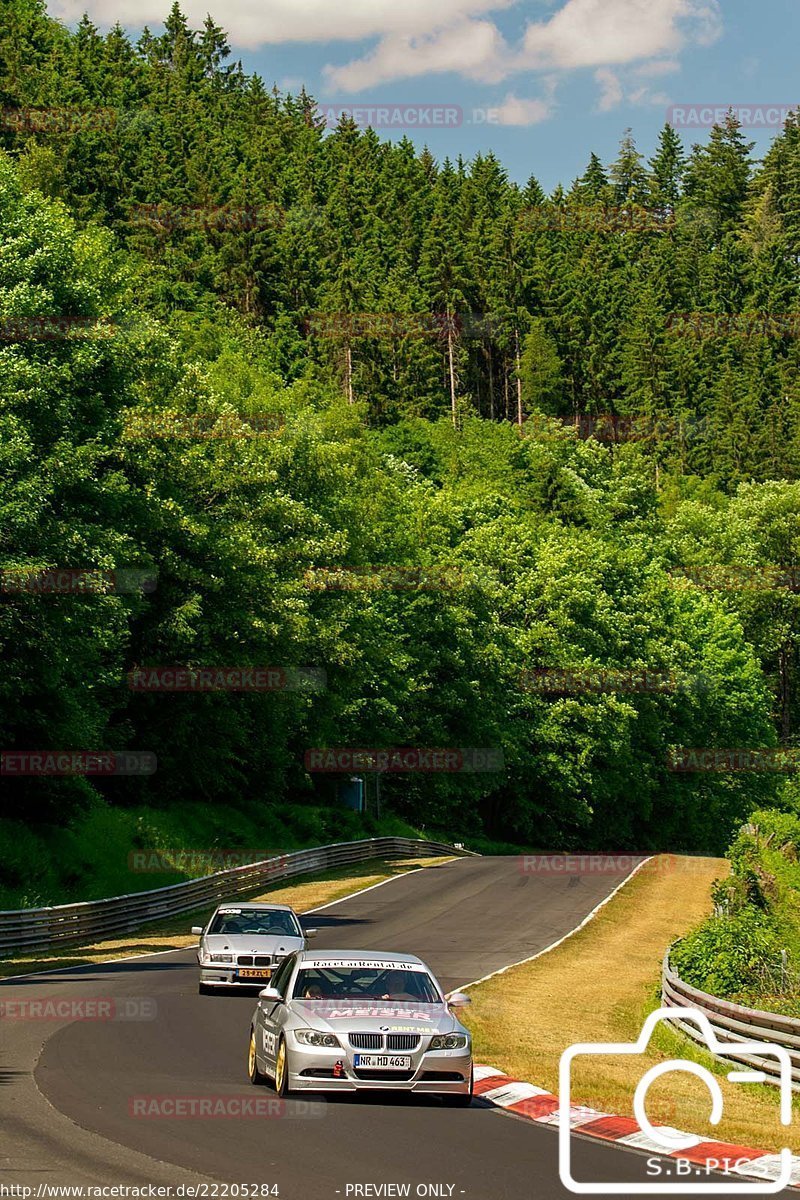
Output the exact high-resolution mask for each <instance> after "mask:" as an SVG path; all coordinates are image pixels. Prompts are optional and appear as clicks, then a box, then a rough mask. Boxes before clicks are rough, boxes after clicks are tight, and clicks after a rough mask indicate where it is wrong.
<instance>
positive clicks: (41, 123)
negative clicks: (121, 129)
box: [0, 105, 117, 133]
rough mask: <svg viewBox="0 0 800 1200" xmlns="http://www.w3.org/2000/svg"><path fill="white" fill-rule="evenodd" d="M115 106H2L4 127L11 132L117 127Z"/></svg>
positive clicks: (0, 126) (0, 114) (0, 117)
mask: <svg viewBox="0 0 800 1200" xmlns="http://www.w3.org/2000/svg"><path fill="white" fill-rule="evenodd" d="M116 123H117V113H116V111H115V110H114V109H113V108H62V107H57V108H30V107H21V108H11V107H9V106H8V105H6V106H5V107H3V108H0V130H3V131H5V132H9V133H79V132H80V131H81V130H86V129H113V128H114V126H115V125H116Z"/></svg>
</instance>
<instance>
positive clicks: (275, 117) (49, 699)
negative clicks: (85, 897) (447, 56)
mask: <svg viewBox="0 0 800 1200" xmlns="http://www.w3.org/2000/svg"><path fill="white" fill-rule="evenodd" d="M1 7H2V13H3V21H2V27H1V28H0V95H1V96H2V99H1V100H0V139H1V140H0V238H1V241H0V480H1V481H2V491H1V494H0V644H1V645H2V654H3V664H4V669H3V671H2V674H0V742H1V743H2V748H3V751H4V771H3V773H4V775H5V776H6V778H4V780H3V793H4V798H3V803H2V814H3V818H4V820H3V822H2V824H3V826H4V830H5V832H4V834H3V836H4V837H5V839H6V841H7V843H9V844H10V843H11V842H13V840H14V838H15V837H16V836H17V832H19V831H20V830H21V829H23V828H30V827H37V826H41V825H55V826H67V825H68V824H69V823H70V821H72V820H74V819H75V817H76V814H79V813H81V812H85V811H87V810H88V809H91V808H92V806H98V805H101V806H102V805H106V806H108V805H110V806H119V807H125V806H132V805H141V804H147V805H152V806H161V807H164V808H168V807H169V806H170V805H173V804H185V803H187V802H193V803H195V802H196V803H198V804H200V805H207V806H215V807H218V808H220V809H223V810H224V809H225V807H226V806H229V807H230V808H231V809H232V810H233V809H235V807H236V805H237V804H238V803H240V802H241V799H242V797H248V798H249V799H253V798H257V799H258V800H259V801H263V803H264V804H265V806H267V807H268V808H270V809H275V810H279V809H280V807H281V806H284V805H303V804H308V805H313V804H319V803H321V802H325V803H327V802H329V801H330V800H332V798H333V796H334V794H335V785H336V779H337V776H336V775H335V773H334V774H331V773H326V772H324V771H314V770H310V769H309V763H310V762H311V761H312V760H313V761H317V762H319V761H323V759H320V758H319V757H318V758H317V759H314V753H315V752H317V751H319V750H321V749H329V748H332V749H334V750H336V751H337V752H338V751H340V750H341V749H342V748H360V749H362V750H363V749H364V748H367V749H369V748H372V749H373V750H375V751H378V750H391V749H392V748H395V749H396V748H417V749H418V750H419V749H420V748H421V749H422V750H424V751H427V750H435V749H437V748H438V749H442V750H451V751H452V750H453V748H457V749H458V751H459V754H460V756H461V757H460V758H459V760H458V761H459V763H460V764H461V765H460V767H459V768H458V769H442V770H436V769H432V770H431V769H425V768H424V767H423V768H422V769H417V770H413V769H408V770H406V771H398V770H394V771H387V772H386V773H385V774H382V777H381V793H382V801H383V804H384V805H385V806H386V808H387V810H388V811H391V812H393V813H396V814H397V816H398V817H399V818H402V819H403V820H405V821H408V822H411V823H412V824H413V825H414V826H415V827H416V828H425V829H427V830H435V831H440V832H442V833H446V834H448V835H449V836H453V837H455V836H457V835H462V837H464V836H470V835H477V834H479V833H483V834H486V835H489V836H492V837H496V838H502V839H506V840H508V841H513V842H516V843H518V844H525V845H535V846H537V847H551V848H556V849H575V848H582V847H583V848H596V849H611V850H623V849H635V850H649V849H661V850H668V849H688V850H697V851H715V852H720V851H722V850H723V849H724V848H725V847H726V846H727V845H728V844H729V842H730V841H731V839H732V837H733V836H734V832H735V829H736V828H737V825H738V824H739V823H741V821H742V820H743V819H745V818H746V817H747V816H748V815H749V814H750V813H751V812H753V811H754V810H757V809H763V808H766V807H771V806H772V807H774V806H779V807H783V808H786V809H788V810H791V811H794V810H795V809H796V808H797V806H798V804H800V789H799V788H798V785H797V782H796V779H797V776H796V774H795V768H796V763H797V759H796V751H795V747H797V746H798V744H799V743H798V722H800V686H799V685H798V620H797V617H798V595H799V594H800V574H798V572H800V377H799V376H798V370H797V367H798V361H800V357H799V355H800V352H799V351H798V336H797V335H798V315H799V314H800V306H798V303H797V295H798V279H799V278H800V116H797V117H790V119H789V120H788V121H787V124H786V126H785V129H784V130H783V131H782V132H781V133H780V135H779V136H777V137H776V138H775V140H774V142H773V144H772V146H771V148H770V149H769V151H768V153H767V154H766V155H765V157H764V159H763V161H756V160H755V159H754V157H753V146H752V145H751V144H750V143H749V142H748V141H747V139H746V137H745V135H744V132H743V131H742V129H741V128H740V127H739V125H738V123H737V121H736V119H735V118H734V116H733V115H730V116H729V117H728V119H727V120H726V121H725V123H724V124H723V125H722V126H718V127H715V128H714V129H713V130H711V132H710V134H709V136H708V138H707V139H706V141H705V142H704V143H703V144H698V145H695V146H691V147H690V146H685V145H684V144H683V142H682V140H681V139H680V138H679V136H678V135H677V134H676V133H675V131H674V130H673V129H672V128H671V127H669V126H666V127H665V128H664V129H663V131H662V133H661V135H660V139H659V143H658V146H657V148H656V149H655V152H654V153H653V155H652V156H651V157H649V158H646V157H645V156H644V155H643V154H641V153H640V152H639V150H638V149H637V145H636V142H635V140H634V136H633V134H632V132H631V131H627V132H625V134H624V136H623V138H622V141H621V145H620V149H619V154H618V157H617V158H616V160H615V161H614V162H611V163H608V164H604V163H603V162H602V161H601V160H600V159H599V158H598V157H597V156H596V155H594V154H590V153H589V150H588V147H587V158H588V162H587V166H586V169H585V171H584V173H583V174H582V175H581V176H580V177H579V178H578V179H576V180H575V181H573V182H572V183H570V184H569V185H566V184H565V185H564V186H562V187H559V188H557V189H556V190H555V191H554V192H553V193H552V194H551V195H545V193H544V191H543V189H542V188H541V187H540V185H539V183H538V182H537V179H536V174H535V170H534V171H532V173H531V176H530V178H529V180H528V182H527V183H526V184H525V186H519V185H517V184H515V183H513V182H512V181H510V179H509V177H508V175H507V173H506V171H505V170H504V168H503V166H502V164H501V163H500V162H499V161H498V159H497V158H496V157H495V156H493V155H492V154H490V153H488V154H484V155H480V156H478V157H477V158H475V160H474V161H471V162H468V163H467V162H464V161H461V160H456V161H450V160H445V161H443V162H437V161H435V160H434V158H433V157H432V156H431V154H430V153H428V152H427V151H424V150H423V151H420V150H419V149H418V148H417V147H415V146H414V145H413V144H412V142H411V141H410V140H408V139H402V140H398V141H396V142H390V141H387V140H382V139H381V138H380V137H379V136H378V135H377V134H376V133H375V132H374V131H372V130H363V129H360V128H358V127H357V126H356V125H355V124H354V123H353V122H352V121H351V120H349V119H348V118H347V117H344V118H343V119H342V120H341V121H340V123H339V125H338V127H336V128H335V129H329V128H327V126H326V122H325V120H324V119H323V118H322V117H321V116H320V115H319V109H318V106H317V105H316V103H315V101H314V99H313V98H312V97H311V96H309V95H307V94H305V93H304V92H303V93H301V94H300V95H299V96H293V95H283V94H280V93H279V92H278V91H277V90H276V89H275V88H272V87H271V86H270V85H269V83H268V82H265V81H264V80H262V79H259V78H257V77H252V76H248V75H246V74H245V73H244V71H243V70H242V68H241V66H240V65H238V64H236V63H235V62H232V61H231V54H230V50H229V47H228V44H227V41H226V36H225V33H224V31H223V30H222V29H221V28H220V27H218V26H217V25H216V24H215V23H214V22H213V21H212V19H211V18H209V19H208V20H207V21H206V22H205V24H204V25H203V27H202V28H201V29H199V30H193V29H191V28H190V27H189V25H188V23H187V21H186V19H185V18H184V16H183V15H182V13H181V11H180V9H179V8H178V6H177V5H176V6H175V7H173V9H172V11H171V12H169V13H168V14H165V18H166V19H165V25H164V31H163V33H159V34H156V33H152V32H150V31H145V32H144V34H143V35H142V37H141V38H139V40H138V41H136V42H133V41H131V39H130V38H129V37H128V36H127V35H126V33H125V32H124V31H123V30H122V29H121V28H120V27H115V28H113V29H111V30H110V31H109V32H107V33H101V32H99V31H98V30H97V29H96V28H95V27H94V26H93V25H92V24H91V22H90V21H89V20H88V19H85V18H84V20H83V21H81V23H80V24H79V25H78V26H77V28H76V29H75V30H74V31H70V30H68V29H67V28H66V27H65V26H63V25H61V24H60V23H58V22H57V21H55V20H53V19H52V18H50V17H48V16H47V14H46V11H45V8H44V5H43V4H42V3H40V2H39V0H3V2H2V6H1ZM532 166H533V167H534V168H535V164H532ZM65 579H66V583H65V582H64V580H65ZM265 669H266V670H267V675H268V680H269V679H272V680H273V681H274V680H277V681H278V682H277V683H275V684H274V685H273V684H270V683H269V682H267V683H266V684H263V683H262V686H260V687H258V686H255V687H253V686H248V685H247V683H246V681H245V683H242V679H241V675H244V676H246V677H249V676H252V674H253V672H258V671H261V672H264V671H265ZM176 671H177V672H183V673H184V674H183V679H184V684H183V685H175V682H174V674H175V672H176ZM203 672H206V673H207V674H208V677H209V678H217V681H218V682H217V685H216V686H214V687H211V686H209V687H208V688H202V687H198V686H196V684H193V683H192V682H191V681H192V680H196V679H197V676H198V673H200V674H202V673H203ZM220 672H222V673H223V674H224V673H226V672H227V673H228V675H229V676H230V675H231V673H237V672H238V673H240V674H239V675H238V676H237V678H236V679H235V680H234V682H233V684H231V683H230V678H229V679H228V686H226V685H225V683H224V681H223V683H222V684H219V673H220ZM270 672H271V674H270ZM170 673H171V674H170ZM214 673H216V675H215V674H214ZM248 673H249V675H248ZM141 679H151V680H155V683H153V684H152V686H143V685H141V686H140V685H138V684H136V683H132V682H131V681H132V680H141ZM165 679H166V680H167V682H166V683H165V682H164V681H165ZM186 679H188V680H189V683H188V684H187V683H186V682H185V681H186ZM169 680H171V681H172V682H171V683H170V682H169ZM11 751H22V752H25V753H28V754H33V753H34V752H39V753H42V752H45V751H52V752H56V751H60V752H73V753H84V754H88V753H101V752H118V753H122V752H128V753H129V754H134V755H135V754H146V755H150V756H154V758H153V759H152V761H153V762H157V769H156V770H155V772H154V773H146V772H145V773H142V772H139V773H136V772H133V773H128V774H124V775H116V776H114V777H110V776H109V775H108V774H103V773H102V772H101V773H100V774H94V775H92V774H88V775H87V774H85V773H80V772H78V773H72V774H66V775H64V774H62V775H58V774H41V773H40V774H38V775H37V774H35V773H34V774H33V775H29V774H24V773H21V772H18V771H17V769H16V768H15V766H14V760H13V758H12V757H11ZM478 751H480V752H481V754H482V755H483V757H481V755H478V758H477V759H476V757H475V755H476V754H477V752H478ZM690 751H692V752H693V753H689V752H690ZM708 751H712V752H713V753H712V754H711V755H710V756H709V754H708V753H706V752H708ZM468 752H469V753H468ZM489 752H491V753H489ZM762 752H763V753H762ZM753 755H755V758H754V757H753ZM309 756H311V758H310V757H309ZM148 761H150V760H148ZM341 761H342V762H344V761H345V760H344V759H341ZM347 761H348V763H349V761H350V760H349V759H348V760H347ZM447 761H448V762H450V760H449V759H448V760H447ZM476 762H477V764H478V765H477V766H476ZM754 762H755V764H756V765H753V764H754ZM470 764H471V765H470ZM487 764H488V765H487ZM709 764H711V765H709ZM17 767H18V764H17ZM369 769H370V768H369V764H368V765H367V770H368V771H369ZM15 773H16V774H17V777H16V778H11V777H10V776H11V775H13V774H15ZM340 777H341V778H345V777H346V774H345V773H344V772H342V773H341V776H340ZM0 833H2V831H0ZM0 841H2V837H0Z"/></svg>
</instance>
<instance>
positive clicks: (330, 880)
mask: <svg viewBox="0 0 800 1200" xmlns="http://www.w3.org/2000/svg"><path fill="white" fill-rule="evenodd" d="M451 857H452V856H451ZM451 857H443V858H405V859H396V860H393V861H391V862H387V861H385V860H383V859H372V860H370V861H368V862H364V863H359V864H358V866H357V867H338V868H335V869H333V870H330V871H324V872H321V873H320V874H319V875H312V876H309V877H308V878H306V879H300V880H297V881H295V882H290V883H283V884H275V885H273V886H272V887H269V888H266V889H265V890H264V891H262V892H259V893H258V894H257V895H254V896H248V897H247V899H248V900H269V901H272V902H273V903H275V904H291V905H292V907H293V908H295V909H297V911H298V912H309V910H310V909H313V908H319V907H320V906H321V905H323V904H331V903H333V902H334V901H336V900H342V899H344V897H345V896H350V895H352V893H353V892H360V891H361V890H362V889H363V888H368V887H372V886H373V885H374V884H376V883H382V882H383V881H384V880H386V879H393V878H394V877H395V876H396V875H405V874H406V873H407V872H408V871H414V870H416V869H417V868H418V867H431V866H436V865H439V864H441V863H445V862H450V861H451ZM239 899H242V897H239ZM208 916H209V911H208V910H207V909H204V910H203V911H202V912H198V913H184V914H183V915H182V916H178V917H171V918H170V919H169V920H167V921H160V922H158V923H157V924H153V925H150V926H147V927H145V928H143V929H140V930H137V932H136V933H130V934H126V935H125V936H124V937H122V938H112V939H108V940H106V941H101V942H95V943H93V944H92V945H88V946H67V947H64V948H63V949H57V950H56V949H54V950H46V951H39V952H37V953H36V954H30V955H24V954H22V955H19V956H18V957H15V958H12V959H7V960H5V961H4V962H0V978H8V977H9V976H11V975H23V974H31V973H33V972H35V971H48V970H53V969H54V968H63V967H74V966H79V965H81V964H83V963H99V962H109V961H113V960H116V959H121V958H130V957H132V956H134V955H137V954H155V953H163V952H164V951H166V950H181V949H183V948H185V947H187V946H195V945H197V938H196V937H195V936H193V935H192V934H191V933H190V932H189V930H190V929H191V927H192V925H199V924H201V923H204V922H205V921H206V920H207V919H208Z"/></svg>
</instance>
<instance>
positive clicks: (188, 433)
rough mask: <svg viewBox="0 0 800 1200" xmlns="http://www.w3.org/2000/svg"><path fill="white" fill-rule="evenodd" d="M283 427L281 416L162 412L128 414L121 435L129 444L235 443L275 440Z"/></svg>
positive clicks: (275, 414) (276, 414) (268, 414)
mask: <svg viewBox="0 0 800 1200" xmlns="http://www.w3.org/2000/svg"><path fill="white" fill-rule="evenodd" d="M285 425H286V419H285V417H284V416H283V415H282V414H281V413H259V414H257V415H253V416H250V415H248V414H244V413H178V412H170V411H162V412H155V413H144V412H140V411H136V412H133V413H130V414H128V417H127V419H126V422H125V429H124V436H125V438H126V439H127V440H128V441H136V440H140V439H145V438H164V439H170V438H174V439H176V440H178V441H194V440H197V441H206V440H215V439H220V440H236V439H245V440H247V439H249V438H257V437H274V436H276V435H277V434H279V433H280V432H281V430H282V429H283V428H284V426H285Z"/></svg>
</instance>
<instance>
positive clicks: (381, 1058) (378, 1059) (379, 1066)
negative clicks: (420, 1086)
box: [353, 1054, 411, 1071]
mask: <svg viewBox="0 0 800 1200" xmlns="http://www.w3.org/2000/svg"><path fill="white" fill-rule="evenodd" d="M353 1066H356V1067H367V1068H370V1067H372V1068H375V1069H376V1070H381V1071H410V1070H411V1059H410V1058H409V1056H408V1055H407V1054H356V1055H354V1056H353Z"/></svg>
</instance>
